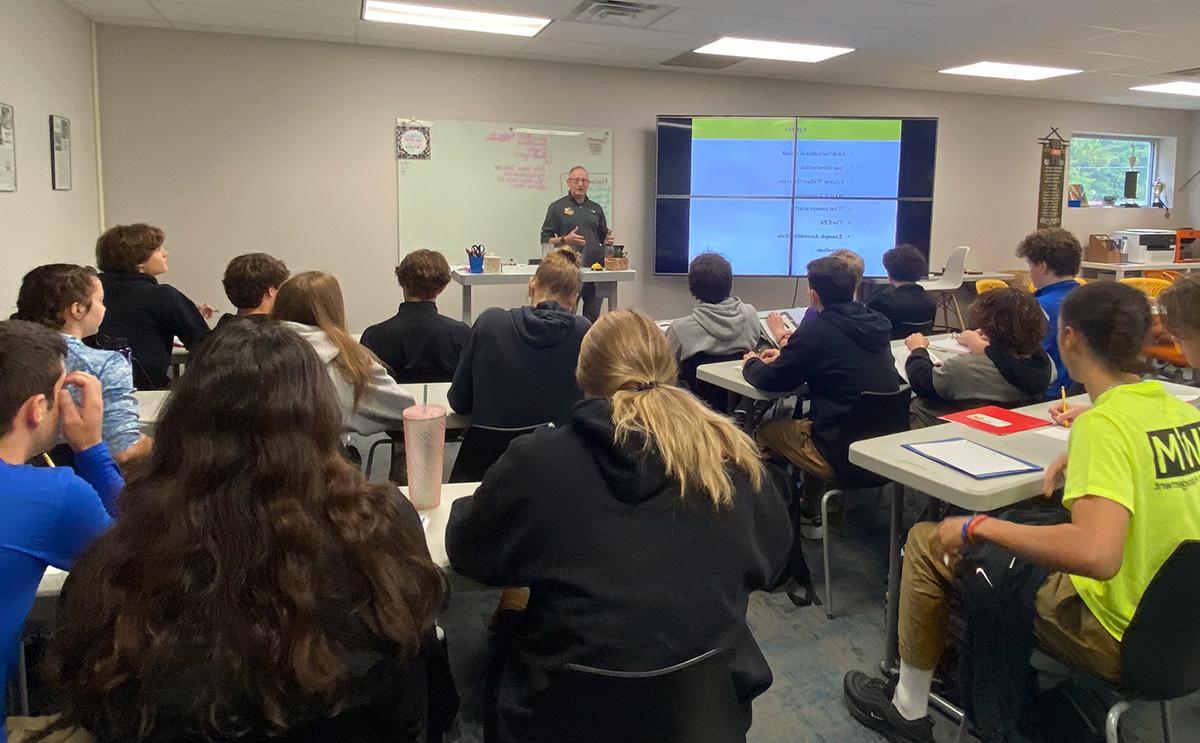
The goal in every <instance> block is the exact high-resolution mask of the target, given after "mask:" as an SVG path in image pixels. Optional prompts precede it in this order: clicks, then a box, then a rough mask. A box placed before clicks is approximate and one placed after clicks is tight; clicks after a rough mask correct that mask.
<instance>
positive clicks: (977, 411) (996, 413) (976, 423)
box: [942, 405, 1050, 436]
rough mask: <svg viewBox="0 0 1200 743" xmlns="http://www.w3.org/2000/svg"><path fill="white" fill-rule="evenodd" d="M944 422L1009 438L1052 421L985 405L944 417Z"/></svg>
mask: <svg viewBox="0 0 1200 743" xmlns="http://www.w3.org/2000/svg"><path fill="white" fill-rule="evenodd" d="M942 420H944V421H953V422H955V423H961V424H963V425H964V426H970V427H971V428H976V429H979V430H980V431H987V432H988V433H994V434H996V435H997V436H1007V435H1008V434H1010V433H1019V432H1021V431H1028V430H1030V429H1033V428H1042V427H1043V426H1048V425H1050V421H1047V420H1042V419H1041V418H1034V417H1033V416H1031V415H1025V414H1024V413H1017V412H1014V411H1012V410H1005V409H1004V408H1001V407H997V406H995V405H985V406H984V407H982V408H972V409H971V410H963V411H961V412H958V413H951V414H949V415H943V416H942Z"/></svg>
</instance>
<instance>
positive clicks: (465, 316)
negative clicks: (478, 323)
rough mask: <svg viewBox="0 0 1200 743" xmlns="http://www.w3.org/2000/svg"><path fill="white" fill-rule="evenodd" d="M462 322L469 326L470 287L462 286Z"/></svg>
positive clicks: (467, 285) (468, 285)
mask: <svg viewBox="0 0 1200 743" xmlns="http://www.w3.org/2000/svg"><path fill="white" fill-rule="evenodd" d="M462 321H463V322H465V323H466V324H467V325H470V324H471V285H470V284H463V296H462Z"/></svg>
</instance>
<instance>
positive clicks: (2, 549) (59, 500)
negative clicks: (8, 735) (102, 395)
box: [0, 443, 125, 743]
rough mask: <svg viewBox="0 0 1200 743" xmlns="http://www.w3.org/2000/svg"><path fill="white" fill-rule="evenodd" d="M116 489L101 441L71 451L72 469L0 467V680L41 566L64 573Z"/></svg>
mask: <svg viewBox="0 0 1200 743" xmlns="http://www.w3.org/2000/svg"><path fill="white" fill-rule="evenodd" d="M124 485H125V480H124V478H122V476H121V470H120V469H118V467H117V465H116V464H115V463H114V462H113V460H112V457H111V456H109V453H108V447H107V446H106V445H105V444H104V443H99V444H96V445H95V446H93V447H91V448H90V449H85V450H84V451H81V452H79V453H78V454H76V455H75V469H74V470H71V469H70V468H67V467H54V468H50V467H31V466H29V465H13V464H8V463H7V462H0V493H2V494H3V498H2V499H0V513H2V514H3V515H0V670H2V671H3V674H0V678H7V677H8V674H9V673H11V671H12V668H13V666H14V665H15V663H16V659H17V647H18V645H17V643H18V641H19V640H20V636H21V627H22V625H24V623H25V616H26V615H27V614H29V609H30V607H31V606H33V600H34V598H35V597H36V596H37V587H38V583H39V582H41V580H42V575H43V574H44V573H45V572H46V566H48V565H50V566H53V567H56V568H60V569H62V570H70V569H71V566H72V565H73V564H74V563H75V558H77V557H78V556H79V555H80V553H82V552H83V551H84V550H85V549H87V547H88V545H90V544H91V543H92V541H93V540H95V539H96V537H98V536H99V535H100V534H101V533H103V532H104V530H105V529H107V528H108V526H109V524H111V523H112V519H113V516H115V515H116V511H117V496H118V494H119V493H120V492H121V488H122V487H124ZM4 740H5V735H4V706H3V698H2V697H0V743H4Z"/></svg>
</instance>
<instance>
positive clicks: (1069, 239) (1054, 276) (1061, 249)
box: [1017, 227, 1083, 398]
mask: <svg viewBox="0 0 1200 743" xmlns="http://www.w3.org/2000/svg"><path fill="white" fill-rule="evenodd" d="M1017 257H1018V258H1024V259H1025V262H1026V263H1028V264H1029V280H1030V281H1032V282H1033V288H1034V292H1033V294H1034V296H1035V297H1037V301H1038V304H1040V305H1041V306H1042V310H1043V311H1045V313H1046V338H1045V340H1043V341H1042V348H1043V349H1044V350H1045V351H1046V353H1047V354H1049V356H1050V360H1051V361H1053V362H1054V368H1055V370H1056V372H1057V373H1056V375H1055V377H1054V380H1053V381H1052V382H1051V383H1050V386H1049V387H1047V388H1046V397H1051V398H1053V397H1058V396H1059V394H1060V392H1061V390H1062V388H1064V387H1065V388H1066V390H1067V394H1068V395H1070V394H1074V392H1076V391H1078V390H1074V391H1073V390H1072V389H1071V388H1072V386H1074V384H1075V383H1074V382H1073V381H1072V380H1071V375H1070V373H1069V372H1068V371H1067V368H1066V366H1064V365H1063V361H1062V358H1061V357H1060V356H1059V353H1058V335H1057V334H1058V308H1059V307H1061V306H1062V303H1063V300H1064V299H1066V297H1067V295H1068V294H1070V293H1071V292H1072V291H1074V290H1075V289H1076V287H1078V286H1079V283H1078V282H1076V281H1075V275H1076V274H1078V273H1079V266H1080V262H1081V261H1082V259H1083V247H1082V246H1081V245H1080V244H1079V240H1077V239H1075V236H1074V235H1072V234H1071V233H1070V232H1069V231H1067V230H1064V229H1062V228H1061V227H1052V228H1049V229H1044V230H1038V231H1037V232H1034V233H1032V234H1029V235H1026V236H1025V239H1024V240H1022V241H1021V244H1020V245H1018V246H1017Z"/></svg>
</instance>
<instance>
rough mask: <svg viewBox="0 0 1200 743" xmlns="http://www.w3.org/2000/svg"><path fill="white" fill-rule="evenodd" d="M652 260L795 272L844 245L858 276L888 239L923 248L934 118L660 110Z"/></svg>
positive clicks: (874, 268) (745, 271)
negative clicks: (709, 260)
mask: <svg viewBox="0 0 1200 743" xmlns="http://www.w3.org/2000/svg"><path fill="white" fill-rule="evenodd" d="M658 131H659V152H658V189H657V190H658V202H659V204H658V208H657V215H658V233H657V238H658V239H657V245H656V263H655V268H656V270H657V271H659V272H663V273H676V272H678V273H682V272H685V271H686V265H687V263H690V261H691V260H692V259H693V258H695V257H696V256H697V255H699V254H700V253H704V252H707V251H715V252H719V253H721V254H723V255H725V257H727V258H729V260H730V262H731V263H732V264H733V270H734V272H735V273H737V274H740V275H758V276H789V275H803V274H804V273H805V267H806V265H807V264H808V263H809V261H811V260H813V259H815V258H820V257H822V256H824V255H828V254H829V253H831V252H833V251H835V250H838V249H839V248H849V249H850V250H853V251H855V252H856V253H859V254H860V255H862V256H863V259H864V261H865V262H866V272H867V275H868V276H882V275H884V273H885V272H884V269H883V263H882V255H883V253H884V252H885V251H887V250H889V249H891V248H892V247H895V245H896V244H897V243H898V242H913V243H914V244H916V245H917V247H918V249H920V250H922V251H923V252H928V249H929V244H928V242H929V231H930V220H931V213H932V211H931V202H932V196H933V193H932V191H933V161H934V157H935V152H936V132H937V122H936V121H934V120H926V119H912V120H906V119H837V118H803V117H795V118H792V117H787V118H754V117H660V118H659V130H658Z"/></svg>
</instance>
